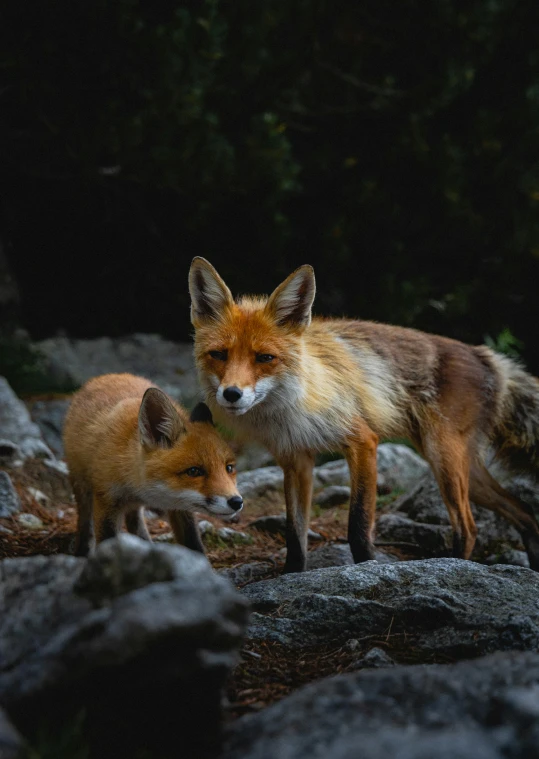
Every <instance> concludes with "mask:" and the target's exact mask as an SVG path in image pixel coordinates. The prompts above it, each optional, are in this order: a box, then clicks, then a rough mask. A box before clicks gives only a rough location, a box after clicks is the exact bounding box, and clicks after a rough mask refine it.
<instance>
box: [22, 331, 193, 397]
mask: <svg viewBox="0 0 539 759" xmlns="http://www.w3.org/2000/svg"><path fill="white" fill-rule="evenodd" d="M37 346H38V348H39V350H40V351H41V352H42V353H44V354H45V355H46V356H47V358H48V361H49V371H50V372H51V373H53V374H54V375H55V376H56V378H57V381H58V382H59V383H60V384H70V385H73V386H75V387H77V386H79V385H82V384H83V383H84V382H86V381H87V380H88V379H90V378H91V377H96V376H97V375H99V374H108V373H109V372H130V373H131V374H137V375H139V376H141V377H147V378H148V379H150V380H152V381H153V382H156V383H157V384H158V385H159V386H160V387H161V388H162V389H163V390H164V391H165V392H167V393H169V395H171V396H172V397H173V398H175V399H176V400H179V401H181V402H182V403H185V404H186V405H188V406H190V405H192V404H193V403H194V402H195V401H197V400H200V388H199V386H198V381H197V374H196V369H195V364H194V359H193V346H192V344H191V343H175V342H172V341H170V340H165V339H164V338H162V337H160V336H159V335H154V334H140V333H137V334H133V335H129V336H126V337H123V338H117V339H112V338H110V337H100V338H94V339H90V340H75V339H70V338H67V337H54V338H50V339H48V340H43V341H41V342H39V343H37Z"/></svg>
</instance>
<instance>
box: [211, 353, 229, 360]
mask: <svg viewBox="0 0 539 759" xmlns="http://www.w3.org/2000/svg"><path fill="white" fill-rule="evenodd" d="M210 356H211V357H212V358H215V359H216V360H217V361H226V360H227V358H228V351H210Z"/></svg>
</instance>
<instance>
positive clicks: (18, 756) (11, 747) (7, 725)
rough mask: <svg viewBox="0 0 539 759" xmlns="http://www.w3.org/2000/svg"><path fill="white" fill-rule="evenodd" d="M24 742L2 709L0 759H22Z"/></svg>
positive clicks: (0, 713) (0, 715) (0, 710)
mask: <svg viewBox="0 0 539 759" xmlns="http://www.w3.org/2000/svg"><path fill="white" fill-rule="evenodd" d="M23 748H24V741H23V739H22V738H21V736H20V735H19V733H18V732H17V730H16V729H15V727H14V726H13V725H12V724H11V722H10V721H9V718H8V716H7V714H6V713H5V712H4V711H3V710H2V709H0V759H22V755H23V753H22V752H23Z"/></svg>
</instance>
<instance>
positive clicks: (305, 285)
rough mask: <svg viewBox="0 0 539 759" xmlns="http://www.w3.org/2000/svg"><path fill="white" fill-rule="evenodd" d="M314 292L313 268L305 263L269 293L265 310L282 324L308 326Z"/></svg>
mask: <svg viewBox="0 0 539 759" xmlns="http://www.w3.org/2000/svg"><path fill="white" fill-rule="evenodd" d="M315 293H316V283H315V279H314V269H313V267H312V266H309V265H308V264H305V266H300V267H299V269H296V271H294V272H292V274H291V275H290V276H289V277H287V279H285V281H284V282H282V283H281V284H280V285H279V287H278V288H277V289H276V290H274V291H273V293H272V294H271V295H270V297H269V300H268V303H267V305H266V310H267V311H268V312H269V313H270V314H271V316H272V317H273V319H275V321H276V322H277V324H280V325H282V326H290V327H308V326H309V324H310V323H311V309H312V305H313V301H314V296H315Z"/></svg>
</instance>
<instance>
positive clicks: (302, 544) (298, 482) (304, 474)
mask: <svg viewBox="0 0 539 759" xmlns="http://www.w3.org/2000/svg"><path fill="white" fill-rule="evenodd" d="M280 464H281V467H282V468H283V471H284V495H285V501H286V562H285V565H284V571H285V572H303V570H304V569H305V566H306V564H307V530H308V529H309V514H310V511H311V501H312V496H313V467H314V457H313V456H312V454H311V453H309V452H308V451H303V452H300V453H296V454H294V456H293V457H290V458H289V459H286V460H281V461H280Z"/></svg>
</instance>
